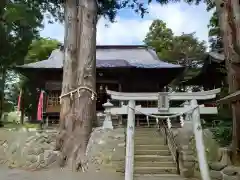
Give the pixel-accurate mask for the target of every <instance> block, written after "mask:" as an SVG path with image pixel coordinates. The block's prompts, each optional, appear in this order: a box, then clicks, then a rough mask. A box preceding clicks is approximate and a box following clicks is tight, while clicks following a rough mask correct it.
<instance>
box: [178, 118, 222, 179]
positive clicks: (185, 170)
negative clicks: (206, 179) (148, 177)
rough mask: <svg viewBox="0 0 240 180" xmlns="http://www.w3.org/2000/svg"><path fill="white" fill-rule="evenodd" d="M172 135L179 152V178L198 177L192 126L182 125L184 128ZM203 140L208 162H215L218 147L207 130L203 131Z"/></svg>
mask: <svg viewBox="0 0 240 180" xmlns="http://www.w3.org/2000/svg"><path fill="white" fill-rule="evenodd" d="M174 135H175V139H176V140H177V144H178V149H179V152H180V154H179V166H180V173H181V176H183V177H196V176H197V177H199V175H200V172H199V167H198V159H197V152H196V146H195V139H194V134H193V132H192V124H191V123H189V124H186V125H184V128H178V129H175V130H174ZM203 139H204V144H205V148H206V155H207V159H208V161H209V162H214V161H217V160H218V149H219V146H218V144H217V142H216V141H215V140H214V139H213V136H212V133H211V132H210V131H209V130H208V129H205V130H203Z"/></svg>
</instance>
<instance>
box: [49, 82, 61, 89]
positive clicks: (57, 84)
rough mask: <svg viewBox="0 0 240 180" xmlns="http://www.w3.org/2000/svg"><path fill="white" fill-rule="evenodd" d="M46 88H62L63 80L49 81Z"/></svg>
mask: <svg viewBox="0 0 240 180" xmlns="http://www.w3.org/2000/svg"><path fill="white" fill-rule="evenodd" d="M45 89H46V90H61V89H62V82H61V81H47V82H46V83H45Z"/></svg>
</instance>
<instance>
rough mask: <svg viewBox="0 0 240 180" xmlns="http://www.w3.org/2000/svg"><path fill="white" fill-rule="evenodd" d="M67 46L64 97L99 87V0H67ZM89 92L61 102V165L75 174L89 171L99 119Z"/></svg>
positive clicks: (65, 51)
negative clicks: (93, 133)
mask: <svg viewBox="0 0 240 180" xmlns="http://www.w3.org/2000/svg"><path fill="white" fill-rule="evenodd" d="M65 14H66V17H65V19H66V20H65V23H66V24H65V27H66V30H65V42H64V43H65V44H64V68H63V84H62V94H66V93H68V92H69V91H71V90H74V89H76V88H78V87H82V86H85V87H88V88H90V89H92V90H93V91H94V92H95V86H96V22H97V4H96V1H95V0H67V1H66V4H65ZM91 96H92V92H91V91H89V90H87V89H82V90H81V91H80V97H79V95H78V93H77V92H76V93H73V96H72V98H71V96H70V95H67V96H65V97H63V98H62V100H61V103H62V104H61V116H60V134H59V137H58V140H57V148H59V149H60V151H61V158H60V165H62V166H65V165H67V166H68V167H69V168H71V169H72V170H74V171H76V170H77V171H78V170H84V169H86V168H87V163H86V156H85V152H86V148H87V143H88V139H89V137H90V133H91V131H92V121H93V118H94V117H95V110H96V109H95V106H96V101H95V99H94V100H92V99H91Z"/></svg>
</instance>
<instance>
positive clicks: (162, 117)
mask: <svg viewBox="0 0 240 180" xmlns="http://www.w3.org/2000/svg"><path fill="white" fill-rule="evenodd" d="M199 106H200V105H197V106H194V107H192V108H191V109H188V110H186V111H184V112H182V113H178V114H173V115H170V116H156V115H152V114H146V113H143V112H141V111H139V110H137V109H134V108H132V107H129V106H127V107H128V108H130V109H132V110H134V111H136V112H138V113H140V114H143V115H145V116H149V117H153V118H157V119H167V118H174V117H178V116H182V115H183V114H186V113H189V112H191V111H193V110H195V109H196V108H198V107H199Z"/></svg>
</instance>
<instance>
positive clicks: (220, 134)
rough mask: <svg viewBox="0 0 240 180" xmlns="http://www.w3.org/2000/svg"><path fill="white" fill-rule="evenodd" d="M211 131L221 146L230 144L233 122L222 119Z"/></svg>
mask: <svg viewBox="0 0 240 180" xmlns="http://www.w3.org/2000/svg"><path fill="white" fill-rule="evenodd" d="M211 131H212V132H213V135H214V137H215V139H216V141H217V142H218V143H219V144H220V145H221V146H228V145H230V143H231V140H232V126H231V122H225V121H220V123H218V124H217V126H216V127H214V128H212V129H211Z"/></svg>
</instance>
